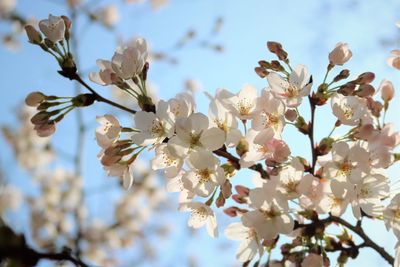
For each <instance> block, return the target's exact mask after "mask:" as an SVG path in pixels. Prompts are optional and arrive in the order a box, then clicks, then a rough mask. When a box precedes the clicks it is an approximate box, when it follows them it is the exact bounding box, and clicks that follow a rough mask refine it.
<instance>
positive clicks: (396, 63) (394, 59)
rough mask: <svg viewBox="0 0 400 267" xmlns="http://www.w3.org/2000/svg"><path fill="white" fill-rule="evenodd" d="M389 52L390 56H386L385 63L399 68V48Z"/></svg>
mask: <svg viewBox="0 0 400 267" xmlns="http://www.w3.org/2000/svg"><path fill="white" fill-rule="evenodd" d="M391 54H392V56H391V57H390V58H388V60H387V63H388V64H389V66H391V67H392V68H395V69H398V70H400V50H393V51H392V52H391Z"/></svg>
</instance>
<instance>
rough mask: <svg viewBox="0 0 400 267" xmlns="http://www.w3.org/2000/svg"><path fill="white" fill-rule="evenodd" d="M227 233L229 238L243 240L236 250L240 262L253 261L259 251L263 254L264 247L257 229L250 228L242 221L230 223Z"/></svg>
mask: <svg viewBox="0 0 400 267" xmlns="http://www.w3.org/2000/svg"><path fill="white" fill-rule="evenodd" d="M225 235H226V237H227V238H229V239H232V240H238V241H241V243H240V245H239V247H238V249H237V250H236V258H237V259H238V260H239V261H240V262H247V261H251V260H252V259H253V258H254V257H255V256H256V255H257V253H259V254H260V255H261V254H262V251H263V247H262V245H261V240H260V239H259V238H258V237H257V232H256V231H255V229H253V228H248V227H246V226H244V225H243V223H241V222H236V223H232V224H230V225H228V227H227V228H226V229H225Z"/></svg>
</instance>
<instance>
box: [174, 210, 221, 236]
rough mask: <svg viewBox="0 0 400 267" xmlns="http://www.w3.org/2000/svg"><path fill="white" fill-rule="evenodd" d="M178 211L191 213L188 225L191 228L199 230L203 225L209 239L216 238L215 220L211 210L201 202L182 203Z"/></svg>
mask: <svg viewBox="0 0 400 267" xmlns="http://www.w3.org/2000/svg"><path fill="white" fill-rule="evenodd" d="M179 210H180V211H187V212H191V215H190V218H189V221H188V225H189V226H190V227H192V228H195V229H197V228H200V227H202V226H204V225H206V227H207V232H208V234H209V235H210V236H211V237H217V236H218V228H217V219H216V217H215V214H214V212H213V211H212V210H211V208H210V207H209V206H207V205H205V204H203V203H201V202H189V203H182V204H181V205H180V206H179Z"/></svg>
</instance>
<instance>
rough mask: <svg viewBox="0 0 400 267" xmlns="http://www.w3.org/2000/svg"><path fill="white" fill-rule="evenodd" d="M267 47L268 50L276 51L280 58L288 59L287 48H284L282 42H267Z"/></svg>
mask: <svg viewBox="0 0 400 267" xmlns="http://www.w3.org/2000/svg"><path fill="white" fill-rule="evenodd" d="M267 47H268V50H269V51H270V52H271V53H274V54H275V55H276V56H277V57H278V58H279V60H284V61H285V60H287V56H288V54H287V52H286V51H285V50H283V48H282V45H281V44H280V43H277V42H267Z"/></svg>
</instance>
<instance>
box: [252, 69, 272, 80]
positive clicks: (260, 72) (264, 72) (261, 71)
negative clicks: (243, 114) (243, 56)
mask: <svg viewBox="0 0 400 267" xmlns="http://www.w3.org/2000/svg"><path fill="white" fill-rule="evenodd" d="M254 70H255V72H256V73H257V75H258V76H260V78H265V77H267V75H268V74H269V72H268V71H267V70H265V69H263V68H262V67H256V68H255V69H254Z"/></svg>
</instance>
